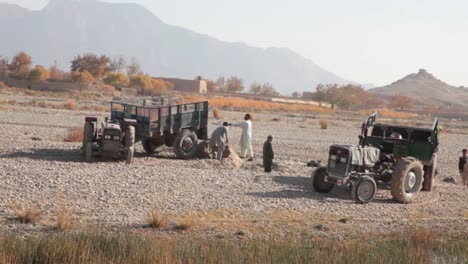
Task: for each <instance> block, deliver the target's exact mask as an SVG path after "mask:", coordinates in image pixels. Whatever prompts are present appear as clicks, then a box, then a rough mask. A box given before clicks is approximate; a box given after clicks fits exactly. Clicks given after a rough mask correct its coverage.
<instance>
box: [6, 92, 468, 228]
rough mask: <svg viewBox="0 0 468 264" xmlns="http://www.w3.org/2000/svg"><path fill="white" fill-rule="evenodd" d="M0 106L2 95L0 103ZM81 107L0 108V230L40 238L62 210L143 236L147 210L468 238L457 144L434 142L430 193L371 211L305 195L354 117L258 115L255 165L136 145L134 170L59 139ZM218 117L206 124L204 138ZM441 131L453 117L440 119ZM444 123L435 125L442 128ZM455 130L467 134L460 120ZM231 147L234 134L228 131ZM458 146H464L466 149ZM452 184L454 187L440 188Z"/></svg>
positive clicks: (343, 193)
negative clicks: (86, 155)
mask: <svg viewBox="0 0 468 264" xmlns="http://www.w3.org/2000/svg"><path fill="white" fill-rule="evenodd" d="M0 97H2V98H1V99H2V100H3V101H7V100H8V98H7V97H8V96H6V95H0ZM90 114H98V115H99V116H101V117H104V116H105V113H90V112H83V111H71V110H59V109H45V108H34V107H21V108H20V107H16V106H13V105H12V106H8V105H5V104H3V105H2V107H0V123H1V124H2V125H1V126H0V135H2V136H1V138H0V183H1V189H0V232H2V233H20V234H30V233H41V232H47V231H48V230H51V229H52V228H53V226H54V225H55V221H56V220H55V219H56V217H57V212H58V210H59V208H60V207H66V208H68V209H69V210H70V212H72V215H73V219H74V226H75V228H76V229H88V228H95V227H106V228H113V229H130V230H136V231H137V232H156V231H146V230H148V229H142V227H143V226H144V224H145V221H146V217H147V214H148V212H149V211H150V210H151V209H156V210H157V211H158V212H159V213H160V214H161V215H163V216H165V217H166V218H167V219H168V221H169V225H168V227H166V228H165V229H163V230H162V231H157V232H159V233H160V234H163V235H164V234H170V233H171V232H172V231H171V230H172V229H171V226H173V225H175V224H176V223H178V222H180V221H185V220H187V219H191V220H190V221H193V227H192V229H191V232H192V233H195V234H202V235H213V236H222V237H223V236H229V235H233V234H236V233H237V234H243V235H250V236H253V237H257V236H259V237H265V236H266V237H268V236H270V235H288V234H302V233H316V234H319V235H329V236H338V237H347V236H358V235H360V234H361V233H363V232H364V233H370V234H381V233H393V232H405V231H408V230H417V229H431V230H434V231H436V232H441V233H444V234H449V235H465V236H466V235H467V232H468V231H467V230H468V229H467V226H468V189H463V188H462V187H461V186H460V184H459V182H460V179H459V177H458V171H457V160H458V155H459V150H460V149H461V148H462V144H463V143H466V142H467V141H466V136H464V135H461V134H443V135H442V137H441V144H440V151H439V164H438V165H439V168H438V171H439V176H438V178H437V180H436V183H437V186H436V189H435V191H433V192H421V193H420V194H419V196H418V199H417V200H416V201H415V202H414V203H411V204H400V203H397V202H395V201H393V200H392V199H391V195H390V191H389V190H388V189H386V188H382V189H381V190H380V191H379V192H378V194H377V198H376V199H375V200H374V201H373V202H372V203H370V204H367V205H360V204H355V203H354V202H353V201H352V200H351V194H350V191H349V190H347V189H345V188H336V189H335V190H334V191H333V192H332V193H330V194H326V195H323V194H319V193H316V192H314V191H313V190H312V189H311V187H310V175H311V173H312V169H311V168H309V167H307V166H306V163H307V162H308V161H310V160H326V157H327V152H328V146H329V145H330V144H333V143H348V144H355V143H356V142H357V135H358V134H359V131H360V126H359V124H360V119H359V118H357V117H355V116H346V117H343V116H342V117H336V116H335V117H333V116H331V117H329V119H330V121H331V124H330V127H329V129H327V130H322V129H320V127H319V125H318V123H319V118H320V116H318V115H307V116H304V115H288V114H256V115H255V120H254V141H253V143H254V149H255V151H256V152H257V153H258V156H257V158H256V159H255V161H254V162H247V163H245V164H244V165H243V166H242V167H241V168H235V167H232V166H229V164H224V165H223V164H220V163H219V162H218V161H214V160H188V161H183V160H177V159H175V158H174V154H173V153H172V151H171V150H170V149H167V150H165V151H164V152H163V153H161V154H160V155H158V156H151V157H149V156H148V155H146V154H145V153H144V151H143V149H142V147H141V144H138V147H137V154H136V158H135V161H134V163H133V164H132V165H125V163H124V162H114V161H106V160H100V161H97V162H94V163H91V164H88V163H84V162H83V159H82V157H81V155H80V147H81V144H80V143H66V142H64V141H63V139H64V138H65V137H66V136H67V134H68V133H69V130H70V128H75V127H81V126H82V125H83V120H84V117H85V115H90ZM222 114H223V116H224V119H223V120H226V121H229V122H235V121H240V120H241V119H242V117H243V113H234V112H232V113H231V112H223V113H222ZM221 121H222V120H219V121H217V120H214V119H211V121H210V130H212V129H214V128H215V127H216V126H217V125H218V124H219V123H220V122H221ZM446 123H447V125H446V126H447V127H449V126H450V124H452V123H453V122H452V121H450V122H449V121H447V122H446ZM442 124H444V123H442ZM457 126H458V128H460V127H463V126H465V127H466V124H464V125H460V124H459V123H457ZM230 131H231V134H232V138H231V141H232V142H234V143H236V144H235V145H234V146H233V147H234V148H235V149H238V148H239V147H238V146H237V142H238V141H239V137H240V129H237V128H231V130H230ZM269 134H271V135H273V136H274V142H273V147H274V150H275V152H276V153H275V154H276V157H277V158H276V160H275V170H274V172H273V173H271V174H266V173H264V172H263V169H262V167H261V158H260V155H261V153H260V152H261V147H262V144H263V142H264V140H265V139H266V137H267V135H269ZM465 147H466V146H465ZM449 176H451V177H454V178H455V179H456V181H457V184H451V183H445V182H443V181H441V179H442V178H444V177H449ZM15 207H22V208H39V209H40V210H42V211H43V219H42V220H41V221H40V222H39V223H38V224H36V225H31V224H29V225H27V224H20V223H18V222H17V221H14V220H13V218H14V210H13V208H15Z"/></svg>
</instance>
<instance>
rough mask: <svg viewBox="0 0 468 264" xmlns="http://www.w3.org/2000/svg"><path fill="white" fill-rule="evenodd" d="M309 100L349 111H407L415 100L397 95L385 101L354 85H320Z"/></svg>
mask: <svg viewBox="0 0 468 264" xmlns="http://www.w3.org/2000/svg"><path fill="white" fill-rule="evenodd" d="M308 99H312V100H314V101H318V102H326V103H329V104H331V106H332V108H335V106H338V107H339V108H341V109H347V110H354V109H360V108H365V109H369V108H382V107H389V108H392V109H400V110H407V109H410V108H412V107H413V106H414V100H413V99H412V98H411V97H408V96H405V95H396V96H390V97H388V98H387V100H385V101H384V100H382V99H381V98H379V97H378V96H376V95H374V94H371V93H369V92H367V91H366V90H365V89H364V88H363V87H362V86H360V85H353V84H348V85H342V86H340V85H338V84H327V85H323V84H319V85H317V87H316V88H315V92H313V93H312V94H311V96H310V98H308Z"/></svg>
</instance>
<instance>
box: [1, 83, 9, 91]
mask: <svg viewBox="0 0 468 264" xmlns="http://www.w3.org/2000/svg"><path fill="white" fill-rule="evenodd" d="M6 88H8V86H7V85H6V84H5V83H4V82H0V90H2V89H6Z"/></svg>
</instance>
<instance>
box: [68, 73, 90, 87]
mask: <svg viewBox="0 0 468 264" xmlns="http://www.w3.org/2000/svg"><path fill="white" fill-rule="evenodd" d="M72 80H73V81H74V82H77V83H82V84H91V83H93V82H94V77H93V75H91V73H89V72H88V71H83V72H79V71H75V72H73V73H72Z"/></svg>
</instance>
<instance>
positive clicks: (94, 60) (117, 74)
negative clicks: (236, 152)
mask: <svg viewBox="0 0 468 264" xmlns="http://www.w3.org/2000/svg"><path fill="white" fill-rule="evenodd" d="M32 65H33V64H32V58H31V56H29V55H28V54H27V53H26V52H23V51H22V52H19V53H18V54H16V55H15V56H14V57H13V58H12V59H11V60H10V59H8V58H6V57H2V56H0V79H5V78H7V77H10V78H15V79H19V80H29V81H31V82H38V81H51V82H59V81H61V82H76V83H82V84H86V85H89V84H92V83H97V84H105V85H110V86H114V87H115V88H117V89H121V88H122V87H132V88H136V89H137V90H138V92H139V93H140V94H142V95H158V94H163V93H166V92H167V91H169V90H170V89H172V88H173V85H172V83H170V82H167V81H164V80H161V79H155V78H152V77H151V76H149V75H147V74H145V73H144V72H143V71H142V70H141V66H140V64H139V63H138V61H137V60H136V59H131V60H130V61H129V62H127V60H126V59H125V58H124V57H123V56H118V57H115V58H110V57H108V56H106V55H100V56H98V55H96V54H92V53H85V54H82V55H77V56H75V57H74V58H73V60H72V61H71V62H70V71H68V72H66V71H62V70H60V69H59V68H58V67H57V65H52V66H50V67H49V68H46V67H45V66H42V65H36V66H34V67H32Z"/></svg>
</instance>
